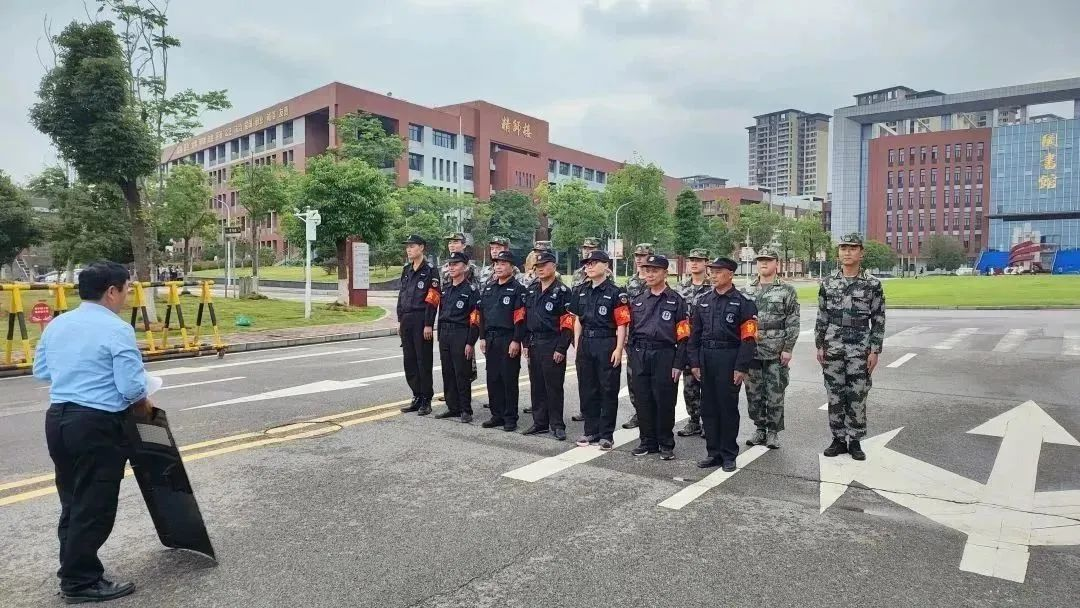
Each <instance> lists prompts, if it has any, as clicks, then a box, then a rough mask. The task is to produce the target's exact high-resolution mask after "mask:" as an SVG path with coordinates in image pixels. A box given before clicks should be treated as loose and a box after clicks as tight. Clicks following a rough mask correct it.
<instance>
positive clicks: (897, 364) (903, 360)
mask: <svg viewBox="0 0 1080 608" xmlns="http://www.w3.org/2000/svg"><path fill="white" fill-rule="evenodd" d="M914 358H915V353H908V354H906V355H904V356H903V357H900V358H899V359H897V360H896V361H893V362H892V363H890V364H888V365H886V366H885V367H900V366H901V365H903V364H905V363H907V362H908V361H911V360H912V359H914Z"/></svg>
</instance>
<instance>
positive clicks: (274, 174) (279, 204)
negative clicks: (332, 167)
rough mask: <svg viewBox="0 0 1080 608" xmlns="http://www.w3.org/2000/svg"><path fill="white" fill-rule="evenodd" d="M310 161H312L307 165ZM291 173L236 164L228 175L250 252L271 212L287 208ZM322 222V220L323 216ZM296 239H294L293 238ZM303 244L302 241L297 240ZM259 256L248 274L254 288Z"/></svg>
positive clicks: (268, 166) (262, 166)
mask: <svg viewBox="0 0 1080 608" xmlns="http://www.w3.org/2000/svg"><path fill="white" fill-rule="evenodd" d="M312 164H314V161H312V163H310V164H309V165H308V166H309V167H310V166H311V165H312ZM292 180H293V173H292V172H291V171H290V170H289V169H287V168H285V167H282V166H281V165H276V164H268V165H255V164H254V163H251V162H249V163H247V164H246V165H236V166H234V167H233V169H232V175H230V176H229V188H230V189H232V190H236V200H237V203H238V204H239V205H240V206H241V207H243V208H244V210H245V211H247V228H248V236H249V238H250V242H251V246H252V250H253V251H257V247H258V243H259V229H260V227H261V224H262V223H263V221H265V220H266V219H268V218H269V217H270V214H271V213H279V214H280V213H281V212H283V211H285V210H286V208H288V207H289V203H290V201H291V200H292V195H293V194H294V192H293V185H292V183H291V182H292ZM323 222H326V219H325V218H324V219H323ZM294 242H296V241H294ZM299 242H300V243H303V241H302V240H301V241H299ZM259 257H260V256H257V255H254V256H252V264H251V276H253V277H255V279H256V280H255V285H254V287H255V289H256V291H257V290H258V287H259V282H258V278H259Z"/></svg>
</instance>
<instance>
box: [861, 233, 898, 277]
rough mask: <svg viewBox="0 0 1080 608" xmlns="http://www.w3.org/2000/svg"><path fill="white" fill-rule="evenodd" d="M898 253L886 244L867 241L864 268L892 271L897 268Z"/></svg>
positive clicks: (864, 252)
mask: <svg viewBox="0 0 1080 608" xmlns="http://www.w3.org/2000/svg"><path fill="white" fill-rule="evenodd" d="M896 262H897V258H896V252H895V251H893V250H892V248H891V247H889V246H888V245H886V244H885V243H881V242H879V241H872V240H867V241H866V243H865V244H864V245H863V261H862V265H863V268H867V269H872V270H892V269H893V268H894V267H896Z"/></svg>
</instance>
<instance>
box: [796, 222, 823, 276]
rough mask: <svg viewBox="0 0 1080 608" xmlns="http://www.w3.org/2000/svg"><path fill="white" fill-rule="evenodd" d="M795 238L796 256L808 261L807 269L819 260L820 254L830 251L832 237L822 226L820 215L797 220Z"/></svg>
mask: <svg viewBox="0 0 1080 608" xmlns="http://www.w3.org/2000/svg"><path fill="white" fill-rule="evenodd" d="M795 236H796V243H795V255H797V256H802V258H803V259H804V260H806V263H807V266H806V267H807V268H810V267H811V266H812V264H813V262H814V261H815V260H817V256H818V253H819V252H822V251H828V250H829V249H830V247H829V243H830V241H831V237H830V236H829V233H828V232H826V231H825V228H824V227H823V226H822V225H821V214H820V213H817V212H814V213H807V214H806V215H804V216H802V217H800V218H799V219H797V220H795Z"/></svg>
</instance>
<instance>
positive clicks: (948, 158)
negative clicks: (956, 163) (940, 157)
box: [945, 144, 952, 162]
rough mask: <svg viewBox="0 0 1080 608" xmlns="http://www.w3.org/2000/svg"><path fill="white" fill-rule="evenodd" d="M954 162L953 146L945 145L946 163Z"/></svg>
mask: <svg viewBox="0 0 1080 608" xmlns="http://www.w3.org/2000/svg"><path fill="white" fill-rule="evenodd" d="M951 160H952V146H950V145H949V144H945V162H949V161H951Z"/></svg>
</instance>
